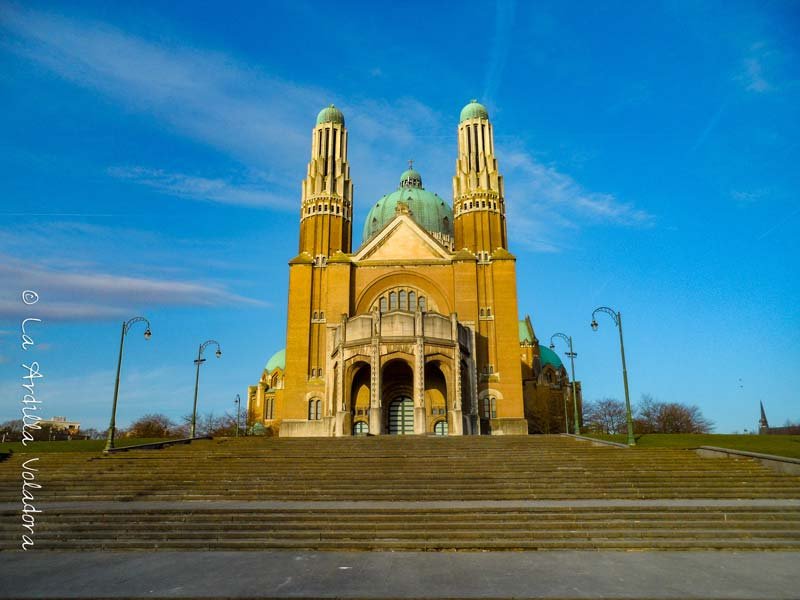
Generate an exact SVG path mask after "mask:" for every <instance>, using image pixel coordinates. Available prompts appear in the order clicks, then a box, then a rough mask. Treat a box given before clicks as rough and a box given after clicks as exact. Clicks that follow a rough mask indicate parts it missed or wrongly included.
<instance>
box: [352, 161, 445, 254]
mask: <svg viewBox="0 0 800 600" xmlns="http://www.w3.org/2000/svg"><path fill="white" fill-rule="evenodd" d="M400 202H403V203H405V204H406V205H407V206H408V210H409V212H410V213H411V215H410V216H411V218H412V219H413V220H414V221H415V222H416V223H417V224H418V225H419V226H420V227H422V228H423V229H425V230H426V231H430V232H433V233H442V234H445V235H453V209H452V208H451V207H450V204H448V203H447V202H445V201H444V200H442V199H441V198H440V197H439V196H437V195H436V194H434V193H433V192H429V191H427V190H426V189H425V188H423V187H422V176H421V175H420V174H419V172H418V171H416V170H414V169H408V170H407V171H405V172H403V174H402V175H401V176H400V187H398V188H397V189H396V190H395V191H394V192H392V193H391V194H386V195H385V196H383V197H382V198H381V199H380V200H378V201H377V202H376V203H375V205H374V206H373V207H372V208H371V209H370V211H369V213H368V214H367V219H366V221H364V234H363V236H362V242H366V241H367V240H369V239H370V238H371V237H372V236H374V235H375V234H376V233H378V232H379V231H380V230H381V229H383V228H384V227H385V226H386V224H387V223H389V222H390V221H391V220H392V219H394V217H395V215H396V214H397V204H398V203H400Z"/></svg>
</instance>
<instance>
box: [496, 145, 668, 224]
mask: <svg viewBox="0 0 800 600" xmlns="http://www.w3.org/2000/svg"><path fill="white" fill-rule="evenodd" d="M503 160H504V165H506V169H507V174H508V176H507V178H506V179H507V180H509V179H510V180H512V181H513V183H512V184H511V185H512V187H511V188H510V189H511V190H513V193H512V194H509V197H510V198H511V200H510V202H509V210H517V211H519V213H528V212H529V211H531V210H533V211H534V212H536V211H537V210H538V211H539V212H541V214H542V215H543V216H544V215H547V218H548V219H549V220H551V219H552V220H555V222H556V224H557V225H560V226H562V227H570V226H572V227H574V226H577V225H578V224H580V223H606V224H612V225H620V226H628V227H648V226H650V225H652V224H653V223H654V222H655V217H654V216H653V215H651V214H650V213H648V212H647V211H645V210H642V209H640V208H636V207H635V206H634V205H633V204H632V203H628V202H622V201H620V200H619V199H617V198H616V196H614V195H613V194H607V193H597V192H590V191H588V190H586V189H584V188H583V187H582V186H581V185H580V184H579V183H578V182H576V181H575V180H574V179H573V178H572V177H571V176H570V175H567V174H566V173H562V172H560V171H559V170H557V169H556V168H555V167H553V166H549V165H545V164H542V163H541V162H539V161H537V160H536V159H535V158H533V157H532V156H531V155H530V154H528V153H526V152H522V151H519V150H512V151H508V152H503ZM512 173H513V175H512ZM553 210H555V211H558V212H557V213H556V216H555V217H553V212H552V211H553ZM559 214H561V215H563V216H561V217H559V216H558V215H559ZM517 216H520V215H517V214H515V215H514V218H515V219H516V218H517Z"/></svg>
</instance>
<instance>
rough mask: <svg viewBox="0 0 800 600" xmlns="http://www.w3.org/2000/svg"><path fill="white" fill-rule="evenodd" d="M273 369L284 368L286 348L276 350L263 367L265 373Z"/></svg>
mask: <svg viewBox="0 0 800 600" xmlns="http://www.w3.org/2000/svg"><path fill="white" fill-rule="evenodd" d="M275 369H280V370H282V371H283V370H284V369H286V348H283V349H282V350H278V351H277V352H276V353H275V354H273V355H272V356H271V357H270V359H269V360H268V361H267V365H266V366H265V367H264V370H265V371H266V372H267V373H272V371H274V370H275Z"/></svg>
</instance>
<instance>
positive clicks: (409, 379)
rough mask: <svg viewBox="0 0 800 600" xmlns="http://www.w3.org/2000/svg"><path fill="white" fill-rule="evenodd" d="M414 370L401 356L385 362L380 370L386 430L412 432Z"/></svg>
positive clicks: (392, 432) (397, 432)
mask: <svg viewBox="0 0 800 600" xmlns="http://www.w3.org/2000/svg"><path fill="white" fill-rule="evenodd" d="M413 397H414V371H412V370H411V366H410V365H409V364H408V363H407V362H406V360H404V359H403V358H395V359H393V360H390V361H389V362H387V363H386V364H385V365H384V367H383V371H382V372H381V399H382V403H383V407H384V410H385V411H386V412H385V413H384V419H385V421H384V423H386V432H387V433H389V434H394V435H407V434H411V433H414V400H413Z"/></svg>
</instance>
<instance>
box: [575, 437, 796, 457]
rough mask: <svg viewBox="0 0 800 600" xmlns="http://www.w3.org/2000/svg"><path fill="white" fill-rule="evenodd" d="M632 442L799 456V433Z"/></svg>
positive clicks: (623, 439) (617, 439) (647, 445)
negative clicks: (711, 447)
mask: <svg viewBox="0 0 800 600" xmlns="http://www.w3.org/2000/svg"><path fill="white" fill-rule="evenodd" d="M587 435H588V436H589V437H593V438H597V439H601V440H609V441H612V442H620V443H622V444H624V443H626V442H627V439H628V438H627V436H626V435H602V434H591V435H589V434H587ZM636 444H637V446H639V447H641V448H697V447H698V446H718V447H720V448H730V449H731V450H745V451H747V452H761V453H762V454H775V455H777V456H790V457H792V458H800V435H735V434H724V433H697V434H693V433H648V434H644V435H637V436H636Z"/></svg>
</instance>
